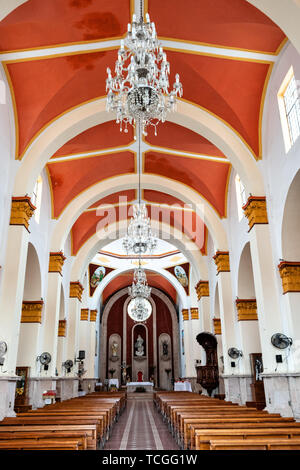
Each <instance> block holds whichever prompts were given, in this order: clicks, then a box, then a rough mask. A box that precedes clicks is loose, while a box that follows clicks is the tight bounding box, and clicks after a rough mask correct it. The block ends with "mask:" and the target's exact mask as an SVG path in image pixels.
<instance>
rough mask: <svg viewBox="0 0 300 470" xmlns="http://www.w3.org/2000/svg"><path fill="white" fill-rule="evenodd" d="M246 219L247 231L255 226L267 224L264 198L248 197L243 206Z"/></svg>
mask: <svg viewBox="0 0 300 470" xmlns="http://www.w3.org/2000/svg"><path fill="white" fill-rule="evenodd" d="M243 211H244V213H245V216H246V217H247V219H248V224H249V231H250V230H251V229H252V227H253V226H254V225H255V224H268V214H267V202H266V198H265V196H249V198H248V201H247V202H246V204H245V205H244V206H243Z"/></svg>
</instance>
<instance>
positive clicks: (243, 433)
mask: <svg viewBox="0 0 300 470" xmlns="http://www.w3.org/2000/svg"><path fill="white" fill-rule="evenodd" d="M232 439H234V440H244V439H247V440H248V439H250V440H261V439H262V440H266V439H277V440H283V439H300V427H299V428H277V429H275V428H273V427H271V428H270V427H268V428H252V429H243V428H241V429H232V428H230V429H203V430H200V429H197V430H196V432H195V442H196V445H195V449H196V450H209V449H210V441H211V440H213V441H215V440H222V441H225V440H226V441H227V440H231V441H232Z"/></svg>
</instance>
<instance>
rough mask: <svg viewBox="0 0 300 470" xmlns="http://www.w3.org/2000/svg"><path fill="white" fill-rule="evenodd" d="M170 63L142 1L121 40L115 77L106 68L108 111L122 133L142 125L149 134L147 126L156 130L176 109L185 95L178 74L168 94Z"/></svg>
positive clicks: (144, 131)
mask: <svg viewBox="0 0 300 470" xmlns="http://www.w3.org/2000/svg"><path fill="white" fill-rule="evenodd" d="M169 73H170V64H169V62H168V61H167V56H166V54H165V53H164V52H163V49H162V47H160V45H159V42H158V39H157V35H156V29H155V24H154V23H153V22H152V23H151V22H150V17H149V14H148V13H147V14H146V22H145V23H144V19H143V7H142V1H141V2H140V18H139V20H137V16H136V14H134V15H133V17H132V23H131V24H128V31H127V36H126V37H125V39H124V40H121V47H120V49H119V51H118V60H117V61H116V64H115V74H116V75H115V76H114V77H113V76H112V73H111V70H110V68H107V80H106V91H107V92H108V95H107V110H108V111H113V112H115V113H116V114H117V123H119V124H120V130H121V131H122V129H123V125H124V131H125V132H128V129H127V126H128V124H131V125H133V126H135V125H136V123H137V122H140V123H141V127H142V131H143V133H144V134H146V128H147V126H148V125H152V126H154V127H155V135H156V126H157V125H158V123H159V122H160V121H161V122H164V121H165V120H166V116H167V113H168V112H169V111H174V110H175V104H176V97H177V96H178V95H179V96H182V85H181V83H180V78H179V75H178V74H176V75H175V83H174V84H173V89H172V90H171V91H170V92H169V78H168V76H169Z"/></svg>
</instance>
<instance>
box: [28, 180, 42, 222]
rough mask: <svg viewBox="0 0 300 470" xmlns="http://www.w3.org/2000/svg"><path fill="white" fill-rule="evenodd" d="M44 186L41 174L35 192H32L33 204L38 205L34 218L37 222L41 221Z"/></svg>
mask: <svg viewBox="0 0 300 470" xmlns="http://www.w3.org/2000/svg"><path fill="white" fill-rule="evenodd" d="M42 187H43V180H42V177H41V175H40V176H39V177H38V179H37V182H36V183H35V186H34V189H33V193H32V198H31V201H32V204H33V205H34V206H35V207H36V210H35V211H34V218H35V220H36V222H37V223H39V222H40V212H41V202H42Z"/></svg>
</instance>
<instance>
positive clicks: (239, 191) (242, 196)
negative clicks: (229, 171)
mask: <svg viewBox="0 0 300 470" xmlns="http://www.w3.org/2000/svg"><path fill="white" fill-rule="evenodd" d="M235 187H236V200H237V206H238V216H239V220H242V218H243V216H244V211H243V206H244V205H245V204H246V202H247V196H246V190H245V186H244V185H243V183H242V181H241V178H240V177H239V175H236V177H235Z"/></svg>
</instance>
